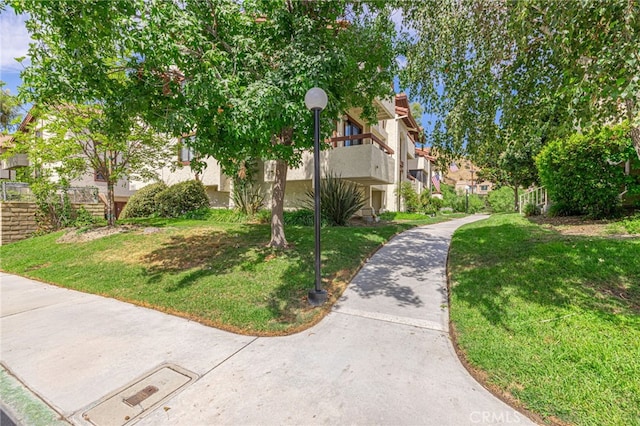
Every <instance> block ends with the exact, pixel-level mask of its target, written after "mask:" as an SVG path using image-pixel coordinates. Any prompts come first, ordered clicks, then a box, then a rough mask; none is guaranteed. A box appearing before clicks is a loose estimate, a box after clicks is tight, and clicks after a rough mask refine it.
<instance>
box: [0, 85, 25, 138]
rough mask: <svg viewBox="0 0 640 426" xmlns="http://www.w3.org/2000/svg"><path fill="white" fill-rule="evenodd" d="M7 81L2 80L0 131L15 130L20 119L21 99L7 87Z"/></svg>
mask: <svg viewBox="0 0 640 426" xmlns="http://www.w3.org/2000/svg"><path fill="white" fill-rule="evenodd" d="M5 84H6V83H5V82H4V81H0V132H2V133H5V132H9V131H12V130H15V128H16V127H17V124H16V121H17V120H18V119H20V105H21V104H20V101H19V100H18V98H17V97H16V96H13V95H12V94H11V93H10V92H9V89H5V88H4V86H5Z"/></svg>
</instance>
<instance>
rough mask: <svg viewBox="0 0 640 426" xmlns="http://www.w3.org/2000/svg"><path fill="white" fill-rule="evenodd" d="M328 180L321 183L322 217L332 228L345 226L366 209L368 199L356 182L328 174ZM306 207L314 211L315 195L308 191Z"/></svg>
mask: <svg viewBox="0 0 640 426" xmlns="http://www.w3.org/2000/svg"><path fill="white" fill-rule="evenodd" d="M326 176H327V177H326V178H324V179H322V180H321V181H320V206H321V210H322V217H323V218H324V219H326V220H327V222H328V223H329V224H330V225H332V226H345V225H346V224H347V221H348V220H349V219H351V216H353V215H354V214H355V213H356V212H357V211H358V210H360V209H361V208H362V207H364V204H365V201H366V198H365V196H364V193H363V192H362V190H361V188H360V187H359V186H358V184H356V183H355V182H350V181H347V180H344V179H341V178H340V177H338V176H335V175H334V174H333V173H331V172H327V173H326ZM306 194H307V199H306V200H305V203H304V207H306V208H308V209H309V210H313V209H314V194H313V191H312V190H309V191H307V193H306Z"/></svg>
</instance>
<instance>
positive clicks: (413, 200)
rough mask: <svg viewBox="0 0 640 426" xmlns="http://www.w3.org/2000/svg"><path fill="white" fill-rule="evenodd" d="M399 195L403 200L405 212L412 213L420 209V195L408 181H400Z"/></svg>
mask: <svg viewBox="0 0 640 426" xmlns="http://www.w3.org/2000/svg"><path fill="white" fill-rule="evenodd" d="M396 191H397V190H396ZM400 197H401V198H402V201H403V202H404V211H405V212H407V213H414V212H417V211H418V210H419V209H420V197H419V196H418V193H417V192H416V191H415V189H413V186H412V185H411V184H410V183H409V182H402V184H401V185H400Z"/></svg>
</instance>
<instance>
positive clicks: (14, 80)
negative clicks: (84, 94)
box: [0, 7, 433, 130]
mask: <svg viewBox="0 0 640 426" xmlns="http://www.w3.org/2000/svg"><path fill="white" fill-rule="evenodd" d="M392 19H393V21H394V23H395V26H396V31H400V29H401V25H402V14H401V13H400V11H396V12H394V13H393V15H392ZM25 20H26V16H25V15H16V13H15V12H14V11H13V9H11V8H10V7H7V8H6V9H5V10H3V11H2V12H0V80H2V81H4V82H5V83H6V85H5V86H4V89H9V91H10V93H11V94H13V95H15V94H17V93H18V87H19V86H20V85H21V84H22V80H21V78H20V71H21V70H23V69H24V66H25V65H28V64H29V59H28V58H27V59H25V61H24V62H23V63H22V64H21V63H18V62H17V61H16V60H15V58H18V57H24V56H27V52H28V50H29V43H30V42H31V37H30V36H29V32H28V31H27V28H26V27H25ZM398 62H399V64H400V66H403V65H404V64H405V63H406V60H405V59H404V58H398ZM394 86H395V87H396V91H399V85H398V79H397V78H396V79H395V80H394ZM25 113H26V111H25ZM432 118H433V117H432V116H430V115H428V114H424V115H423V117H422V123H421V124H422V127H424V128H425V129H427V130H429V129H431V128H432V127H433V126H432V124H431V123H430V122H429V121H430V120H432Z"/></svg>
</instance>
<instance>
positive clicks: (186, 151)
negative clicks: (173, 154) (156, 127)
mask: <svg viewBox="0 0 640 426" xmlns="http://www.w3.org/2000/svg"><path fill="white" fill-rule="evenodd" d="M194 139H195V135H191V136H188V137H184V138H181V139H180V150H179V151H178V161H180V162H181V163H182V164H189V163H191V161H192V160H193V159H194V158H195V156H196V152H195V151H194V149H193V148H192V147H191V146H189V144H190V143H191V142H192V141H193V140H194Z"/></svg>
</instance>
